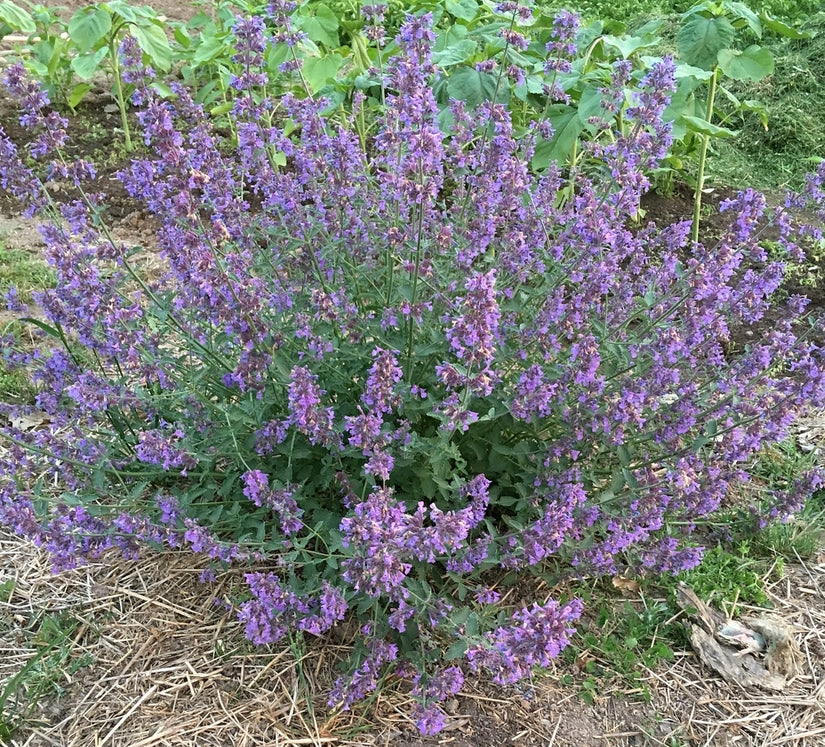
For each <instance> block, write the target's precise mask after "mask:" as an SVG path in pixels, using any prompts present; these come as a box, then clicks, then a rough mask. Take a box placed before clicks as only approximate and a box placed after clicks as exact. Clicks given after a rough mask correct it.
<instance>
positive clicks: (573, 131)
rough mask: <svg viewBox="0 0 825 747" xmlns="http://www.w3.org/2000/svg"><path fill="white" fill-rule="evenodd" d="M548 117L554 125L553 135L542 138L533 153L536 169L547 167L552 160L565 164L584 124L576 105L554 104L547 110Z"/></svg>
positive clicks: (533, 162)
mask: <svg viewBox="0 0 825 747" xmlns="http://www.w3.org/2000/svg"><path fill="white" fill-rule="evenodd" d="M547 119H549V120H550V122H551V123H552V125H553V130H554V133H553V137H552V138H551V139H550V140H542V141H541V142H540V143H539V144H538V145H537V146H536V150H535V153H534V154H533V160H532V165H533V168H534V169H537V170H542V169H546V168H547V166H548V165H549V164H550V161H556V162H557V163H559V164H564V163H565V162H566V161H567V159H568V158H569V157H570V154H571V153H572V152H573V147H574V146H575V144H576V142H577V141H578V138H579V135H580V134H581V131H582V129H583V128H584V125H583V124H582V122H581V120H580V119H579V114H578V111H577V110H576V108H575V107H572V106H567V105H566V104H553V105H552V106H550V107H549V108H548V110H547Z"/></svg>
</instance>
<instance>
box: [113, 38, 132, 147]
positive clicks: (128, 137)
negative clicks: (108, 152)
mask: <svg viewBox="0 0 825 747" xmlns="http://www.w3.org/2000/svg"><path fill="white" fill-rule="evenodd" d="M109 56H110V57H111V59H112V75H113V76H114V78H115V95H116V96H117V108H118V109H120V122H121V125H122V126H123V144H124V145H125V146H126V152H127V153H131V152H132V151H133V150H134V148H133V146H132V133H131V132H130V130H129V120H128V118H127V117H126V97H125V96H124V95H123V80H122V79H121V76H120V60H119V59H118V49H117V32H115V33H113V34H112V37H111V39H110V41H109Z"/></svg>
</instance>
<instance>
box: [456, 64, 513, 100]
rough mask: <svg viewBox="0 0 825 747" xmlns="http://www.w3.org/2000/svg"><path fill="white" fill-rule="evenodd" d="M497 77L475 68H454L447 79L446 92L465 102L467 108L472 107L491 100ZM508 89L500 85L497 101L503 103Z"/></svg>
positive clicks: (494, 93)
mask: <svg viewBox="0 0 825 747" xmlns="http://www.w3.org/2000/svg"><path fill="white" fill-rule="evenodd" d="M497 80H498V77H497V76H495V75H491V74H490V73H484V72H481V71H479V70H476V69H475V68H471V67H462V68H460V69H458V70H456V71H455V72H454V73H453V74H452V75H451V76H450V78H449V80H448V81H447V93H448V94H449V96H450V97H451V98H454V99H458V100H459V101H464V102H466V103H467V106H468V108H470V109H474V108H475V107H477V106H478V105H479V104H480V103H481V102H482V101H492V100H493V96H495V95H496V81H497ZM508 94H509V89H507V88H506V87H501V88H500V89H499V91H498V96H497V98H498V101H499V103H505V102H506V100H507V97H508Z"/></svg>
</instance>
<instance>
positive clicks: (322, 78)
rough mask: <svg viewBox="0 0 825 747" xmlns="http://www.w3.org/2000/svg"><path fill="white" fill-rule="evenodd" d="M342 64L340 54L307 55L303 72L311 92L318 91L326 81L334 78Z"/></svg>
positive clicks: (342, 59)
mask: <svg viewBox="0 0 825 747" xmlns="http://www.w3.org/2000/svg"><path fill="white" fill-rule="evenodd" d="M343 64H344V58H343V57H341V55H340V54H337V53H333V54H327V55H324V56H323V57H307V58H306V59H305V60H304V66H303V72H304V78H306V82H307V83H308V84H309V87H310V88H311V89H312V92H313V93H318V91H320V90H321V89H322V88H323V87H324V86H325V85H327V83H329V82H331V81H334V80H335V74H336V73H337V72H338V70H339V69H340V68H341V65H343Z"/></svg>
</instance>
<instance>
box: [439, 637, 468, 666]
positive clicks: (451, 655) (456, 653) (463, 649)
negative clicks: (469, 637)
mask: <svg viewBox="0 0 825 747" xmlns="http://www.w3.org/2000/svg"><path fill="white" fill-rule="evenodd" d="M468 648H469V643H468V642H467V641H466V640H465V639H462V640H460V641H456V642H455V643H453V644H452V645H451V646H450V647H449V648H448V649H447V651H446V653H445V654H444V658H445V659H446V660H447V661H455V660H456V659H462V658H464V654H466V653H467V649H468Z"/></svg>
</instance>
